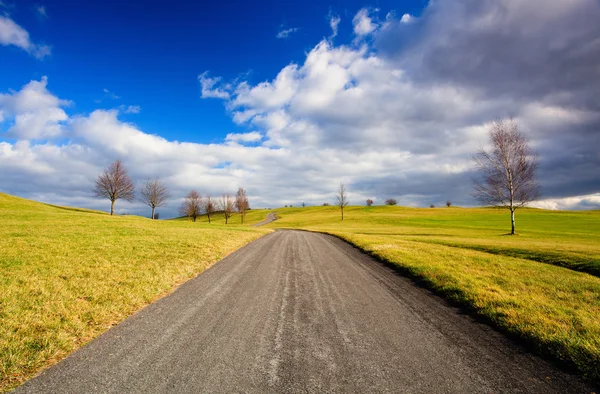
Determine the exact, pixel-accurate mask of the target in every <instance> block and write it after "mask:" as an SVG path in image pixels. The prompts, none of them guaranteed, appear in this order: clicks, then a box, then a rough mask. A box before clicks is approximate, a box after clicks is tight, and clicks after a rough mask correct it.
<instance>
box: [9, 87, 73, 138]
mask: <svg viewBox="0 0 600 394" xmlns="http://www.w3.org/2000/svg"><path fill="white" fill-rule="evenodd" d="M47 85H48V78H46V77H42V79H41V80H40V81H31V82H29V83H28V84H27V85H25V86H23V88H22V89H21V90H20V91H18V92H9V93H7V94H0V111H1V113H2V114H3V116H2V118H3V120H4V121H7V120H12V122H11V125H10V127H9V128H8V130H7V134H6V135H7V137H9V138H15V139H20V140H39V139H48V138H53V137H58V136H60V135H62V134H63V132H64V127H65V121H67V119H68V117H67V114H66V112H65V111H64V109H63V108H64V107H67V106H69V105H70V102H69V101H68V100H61V99H59V98H58V97H56V96H54V95H53V94H52V93H50V92H49V91H48V89H47Z"/></svg>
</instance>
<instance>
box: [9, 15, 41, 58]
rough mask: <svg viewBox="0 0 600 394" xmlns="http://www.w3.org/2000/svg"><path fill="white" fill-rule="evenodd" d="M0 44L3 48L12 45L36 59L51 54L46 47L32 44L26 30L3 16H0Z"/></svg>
mask: <svg viewBox="0 0 600 394" xmlns="http://www.w3.org/2000/svg"><path fill="white" fill-rule="evenodd" d="M0 44H2V45H5V46H8V45H14V46H16V47H19V48H21V49H23V50H24V51H26V52H27V53H29V54H30V55H33V56H35V57H36V58H38V59H43V58H44V57H46V56H49V55H50V54H51V52H52V50H51V48H50V47H49V46H48V45H41V44H35V43H34V42H32V41H31V39H30V37H29V33H28V32H27V30H25V29H23V28H22V27H21V26H19V25H18V24H16V23H15V22H14V21H13V20H12V19H10V18H9V17H8V16H3V15H0Z"/></svg>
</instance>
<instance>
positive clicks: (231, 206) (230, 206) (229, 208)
mask: <svg viewBox="0 0 600 394" xmlns="http://www.w3.org/2000/svg"><path fill="white" fill-rule="evenodd" d="M219 208H220V209H221V212H222V214H223V217H224V218H225V224H227V222H229V218H230V217H231V215H233V211H234V210H235V202H234V201H233V198H231V196H230V195H229V194H223V197H221V201H220V204H219Z"/></svg>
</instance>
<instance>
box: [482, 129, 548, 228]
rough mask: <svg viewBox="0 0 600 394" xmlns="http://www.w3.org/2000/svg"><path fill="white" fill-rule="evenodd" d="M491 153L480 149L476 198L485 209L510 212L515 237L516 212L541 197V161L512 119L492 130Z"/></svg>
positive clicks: (490, 134)
mask: <svg viewBox="0 0 600 394" xmlns="http://www.w3.org/2000/svg"><path fill="white" fill-rule="evenodd" d="M489 138H490V145H491V150H490V151H486V150H485V149H483V148H482V149H480V150H479V152H477V154H475V156H474V157H473V159H474V160H475V164H476V166H477V169H478V170H479V172H480V173H481V178H480V179H474V183H475V192H474V193H473V197H475V199H477V200H478V201H479V202H480V203H482V204H485V205H495V206H503V207H506V208H508V209H509V210H510V220H511V231H510V233H511V234H513V235H514V234H515V210H516V209H517V208H520V207H522V206H525V205H527V204H528V203H529V202H531V201H533V200H535V199H536V198H538V197H539V196H540V188H539V185H538V183H537V181H536V177H535V175H536V170H537V168H538V157H537V155H536V154H535V153H534V152H533V150H532V149H531V148H530V147H529V141H528V139H527V137H526V136H525V135H524V134H523V133H521V131H520V130H519V127H518V124H517V122H516V121H514V120H513V119H511V120H509V121H504V120H497V121H495V122H494V123H493V124H492V125H491V127H490V129H489Z"/></svg>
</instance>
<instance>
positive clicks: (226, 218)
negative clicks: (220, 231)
mask: <svg viewBox="0 0 600 394" xmlns="http://www.w3.org/2000/svg"><path fill="white" fill-rule="evenodd" d="M227 220H229V218H228V217H227V216H225V224H227Z"/></svg>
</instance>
